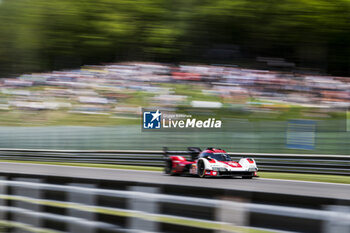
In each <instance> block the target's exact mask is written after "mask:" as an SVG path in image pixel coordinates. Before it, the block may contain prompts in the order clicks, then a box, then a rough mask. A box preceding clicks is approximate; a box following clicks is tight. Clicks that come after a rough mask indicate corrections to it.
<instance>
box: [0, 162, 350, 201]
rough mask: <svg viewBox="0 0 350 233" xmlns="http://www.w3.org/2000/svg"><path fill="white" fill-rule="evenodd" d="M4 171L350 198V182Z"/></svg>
mask: <svg viewBox="0 0 350 233" xmlns="http://www.w3.org/2000/svg"><path fill="white" fill-rule="evenodd" d="M0 171H1V172H2V173H15V174H32V175H46V176H61V177H75V178H87V179H100V180H116V181H118V180H120V181H131V182H140V183H157V184H173V185H182V186H192V187H196V186H197V187H212V188H221V189H228V190H240V191H256V192H267V193H269V192H271V193H281V194H291V195H303V196H312V197H326V198H327V197H328V198H337V199H343V200H350V185H347V184H330V183H319V182H306V181H289V180H273V179H261V178H255V179H252V180H243V179H239V178H237V179H231V178H229V179H228V178H205V179H201V178H198V177H178V176H168V175H164V174H163V173H161V172H152V171H132V170H122V169H105V168H87V167H72V166H56V165H41V164H24V163H23V164H21V163H5V162H1V163H0Z"/></svg>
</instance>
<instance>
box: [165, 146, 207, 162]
mask: <svg viewBox="0 0 350 233" xmlns="http://www.w3.org/2000/svg"><path fill="white" fill-rule="evenodd" d="M201 151H202V150H201V149H200V148H199V147H187V151H171V150H169V148H168V147H163V156H164V158H168V157H169V156H179V155H180V156H184V157H189V159H190V160H192V161H194V160H196V159H197V158H198V155H199V153H201Z"/></svg>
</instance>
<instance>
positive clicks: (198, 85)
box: [0, 0, 350, 154]
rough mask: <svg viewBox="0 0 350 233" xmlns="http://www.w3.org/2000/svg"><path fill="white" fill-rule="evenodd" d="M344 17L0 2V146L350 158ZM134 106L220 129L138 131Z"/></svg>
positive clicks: (301, 7) (320, 9)
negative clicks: (216, 149)
mask: <svg viewBox="0 0 350 233" xmlns="http://www.w3.org/2000/svg"><path fill="white" fill-rule="evenodd" d="M349 11H350V2H349V1H348V0H343V1H332V2H329V1H322V0H319V1H297V0H295V1H254V2H251V1H245V0H237V1H229V0H220V1H215V2H213V1H170V0H143V1H130V0H96V1H88V0H76V1H68V0H60V1H54V2H53V1H42V0H31V1H27V0H11V1H10V0H2V1H1V2H0V31H1V36H0V77H1V79H0V125H1V126H0V127H1V132H2V134H1V135H0V146H1V147H9V148H35V149H40V148H42V149H44V148H51V149H130V148H134V149H153V150H154V149H159V148H161V147H162V146H163V145H168V146H171V147H180V148H183V147H185V146H191V145H198V146H207V145H208V144H210V145H215V146H220V147H223V148H226V149H227V150H229V151H235V152H262V153H264V152H274V153H325V154H327V153H328V154H349V147H348V141H349V139H350V136H349V133H348V132H347V128H348V127H347V124H346V118H347V109H348V107H349V105H350V101H349V100H350V88H349V87H350V79H349V78H348V77H347V76H349V74H350V70H349V67H350V56H349V55H350V44H349V41H350V40H349V39H350V30H349V28H350V27H349V26H350V25H349V24H350V23H349V19H348V18H349V17H348V16H349V14H350V12H349ZM144 107H153V108H157V109H161V110H167V111H173V112H186V111H187V113H191V114H193V113H195V114H201V115H204V116H212V117H216V118H221V119H224V120H225V124H224V127H223V130H222V132H209V133H205V134H203V133H201V132H188V133H186V134H184V133H182V132H179V133H177V132H174V133H173V134H166V133H161V132H141V127H140V126H141V124H140V121H141V120H140V116H141V114H140V113H141V109H142V108H144ZM185 109H187V110H185ZM188 109H192V110H188ZM295 120H297V122H295ZM305 120H306V121H305ZM300 124H301V125H300ZM298 125H299V126H298ZM305 127H306V128H305ZM305 131H307V132H305ZM296 135H297V136H296ZM301 135H302V136H301ZM298 138H299V139H298ZM300 138H303V139H302V140H300ZM305 138H306V139H305Z"/></svg>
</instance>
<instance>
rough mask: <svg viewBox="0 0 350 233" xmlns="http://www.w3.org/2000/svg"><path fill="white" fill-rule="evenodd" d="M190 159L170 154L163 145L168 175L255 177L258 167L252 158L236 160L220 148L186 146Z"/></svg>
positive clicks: (165, 169)
mask: <svg viewBox="0 0 350 233" xmlns="http://www.w3.org/2000/svg"><path fill="white" fill-rule="evenodd" d="M188 153H189V155H190V159H189V160H187V159H186V157H185V156H179V155H171V154H176V152H170V151H169V150H168V148H166V147H164V157H165V168H164V171H165V173H166V174H169V175H194V176H199V177H201V178H203V177H218V176H231V177H235V176H240V177H242V178H243V179H252V178H253V177H257V171H258V167H257V166H256V163H255V160H254V159H252V158H241V159H240V160H239V161H238V162H236V161H233V160H232V159H231V157H230V156H229V155H228V154H227V153H226V151H224V150H222V149H215V148H207V149H206V150H203V151H201V149H200V148H198V147H188Z"/></svg>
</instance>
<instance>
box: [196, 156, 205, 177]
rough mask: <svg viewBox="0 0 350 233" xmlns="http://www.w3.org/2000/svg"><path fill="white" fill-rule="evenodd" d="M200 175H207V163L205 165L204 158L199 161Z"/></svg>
mask: <svg viewBox="0 0 350 233" xmlns="http://www.w3.org/2000/svg"><path fill="white" fill-rule="evenodd" d="M198 176H199V177H200V178H204V177H205V165H204V162H203V161H202V160H199V161H198Z"/></svg>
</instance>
